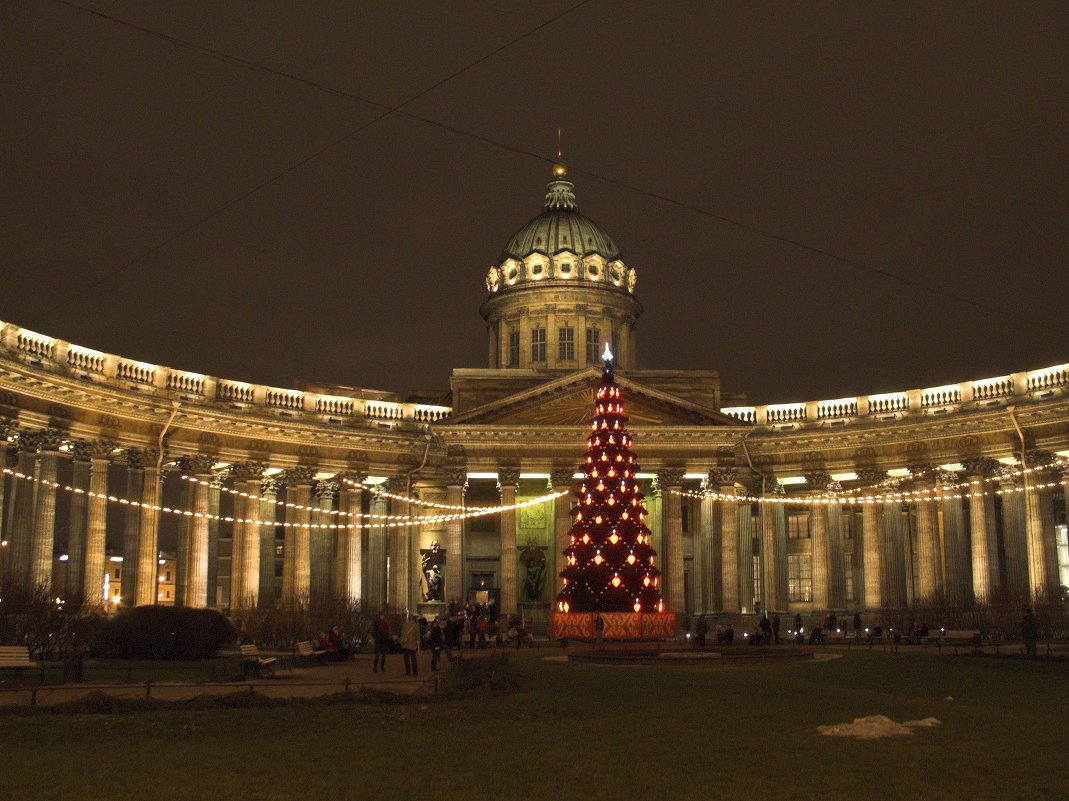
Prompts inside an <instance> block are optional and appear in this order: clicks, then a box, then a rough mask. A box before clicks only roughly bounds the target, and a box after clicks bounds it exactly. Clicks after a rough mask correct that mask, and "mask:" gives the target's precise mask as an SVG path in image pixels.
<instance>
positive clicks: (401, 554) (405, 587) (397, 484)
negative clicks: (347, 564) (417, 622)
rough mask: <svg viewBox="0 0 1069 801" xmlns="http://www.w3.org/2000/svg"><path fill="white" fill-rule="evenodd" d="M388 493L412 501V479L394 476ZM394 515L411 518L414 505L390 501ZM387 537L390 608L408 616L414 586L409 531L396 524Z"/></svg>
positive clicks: (387, 602)
mask: <svg viewBox="0 0 1069 801" xmlns="http://www.w3.org/2000/svg"><path fill="white" fill-rule="evenodd" d="M385 486H386V489H387V491H388V492H391V493H392V494H394V495H399V496H401V497H408V490H409V487H408V479H407V478H406V477H405V476H391V477H390V478H389V479H388V480H387V481H386V485H385ZM389 508H390V514H391V515H396V516H397V517H402V518H403V517H408V516H409V514H410V513H411V510H412V505H411V504H410V503H408V502H407V501H402V500H397V499H390V503H389ZM384 532H385V537H386V543H385V547H386V554H385V555H386V560H385V561H386V565H384V566H383V573H384V575H385V581H386V604H387V607H388V608H390V609H392V610H393V611H395V612H400V613H406V614H407V612H408V592H409V588H410V586H411V583H410V580H409V579H410V575H411V570H410V567H411V565H410V564H409V540H410V537H409V527H408V526H407V525H404V524H401V525H398V521H393V522H392V523H391V525H390V527H389V528H387V529H385V530H384Z"/></svg>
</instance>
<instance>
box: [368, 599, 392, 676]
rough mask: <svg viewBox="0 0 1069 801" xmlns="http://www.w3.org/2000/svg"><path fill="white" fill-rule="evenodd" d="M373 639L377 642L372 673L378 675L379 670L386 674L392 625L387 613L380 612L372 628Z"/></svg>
mask: <svg viewBox="0 0 1069 801" xmlns="http://www.w3.org/2000/svg"><path fill="white" fill-rule="evenodd" d="M371 637H372V639H373V640H374V642H375V661H374V662H373V663H372V668H371V670H372V672H373V673H378V672H379V669H380V668H381V669H382V672H383V673H385V672H386V654H387V653H389V651H390V624H389V623H388V622H387V620H386V613H385V612H379V615H378V617H376V618H375V623H374V625H373V626H372V627H371Z"/></svg>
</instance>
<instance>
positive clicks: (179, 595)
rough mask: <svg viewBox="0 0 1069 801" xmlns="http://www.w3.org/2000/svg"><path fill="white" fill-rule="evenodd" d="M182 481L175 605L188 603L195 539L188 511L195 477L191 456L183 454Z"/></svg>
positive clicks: (175, 575)
mask: <svg viewBox="0 0 1069 801" xmlns="http://www.w3.org/2000/svg"><path fill="white" fill-rule="evenodd" d="M177 465H178V472H179V473H180V481H181V483H180V484H179V487H178V508H179V510H181V512H182V516H181V517H179V518H178V538H177V541H176V543H175V559H174V605H175V606H185V605H186V589H187V581H188V576H189V551H190V543H191V542H192V540H193V518H192V517H190V516H189V515H187V514H186V512H192V511H193V484H192V483H191V482H190V480H189V479H191V478H192V477H193V473H192V468H191V466H190V463H189V457H188V456H183V457H181V458H179V459H178V460H177Z"/></svg>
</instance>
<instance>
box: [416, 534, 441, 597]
mask: <svg viewBox="0 0 1069 801" xmlns="http://www.w3.org/2000/svg"><path fill="white" fill-rule="evenodd" d="M419 556H420V559H419V561H420V569H421V571H422V573H423V600H424V601H444V600H445V591H444V590H445V587H444V585H445V551H443V550H442V549H441V548H440V547H439V546H438V541H437V540H435V541H434V542H432V543H431V547H430V548H421V549H420V552H419Z"/></svg>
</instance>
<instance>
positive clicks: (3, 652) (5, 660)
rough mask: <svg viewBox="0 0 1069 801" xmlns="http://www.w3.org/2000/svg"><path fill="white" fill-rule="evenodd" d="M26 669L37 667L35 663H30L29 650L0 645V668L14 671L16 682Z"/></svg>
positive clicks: (20, 646) (17, 646) (23, 646)
mask: <svg viewBox="0 0 1069 801" xmlns="http://www.w3.org/2000/svg"><path fill="white" fill-rule="evenodd" d="M28 667H37V663H36V662H31V661H30V649H29V648H27V647H26V646H25V645H0V668H10V669H11V670H14V671H15V681H16V682H18V680H19V677H20V676H21V675H22V671H23V670H25V669H26V668H28Z"/></svg>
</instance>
